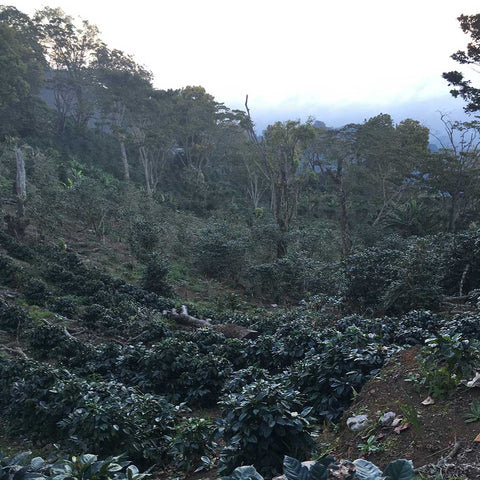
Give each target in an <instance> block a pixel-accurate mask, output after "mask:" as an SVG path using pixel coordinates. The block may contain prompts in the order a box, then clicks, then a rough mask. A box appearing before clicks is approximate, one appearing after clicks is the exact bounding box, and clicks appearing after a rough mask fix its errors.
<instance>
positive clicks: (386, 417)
mask: <svg viewBox="0 0 480 480" xmlns="http://www.w3.org/2000/svg"><path fill="white" fill-rule="evenodd" d="M396 416H397V415H396V414H395V413H394V412H387V413H384V414H383V415H382V418H380V425H381V426H382V427H390V426H391V425H392V423H393V421H394V420H395V417H396Z"/></svg>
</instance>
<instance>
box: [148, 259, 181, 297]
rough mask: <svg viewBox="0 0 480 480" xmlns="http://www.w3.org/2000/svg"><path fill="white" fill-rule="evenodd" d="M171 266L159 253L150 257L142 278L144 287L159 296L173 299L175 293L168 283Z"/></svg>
mask: <svg viewBox="0 0 480 480" xmlns="http://www.w3.org/2000/svg"><path fill="white" fill-rule="evenodd" d="M169 273H170V265H169V263H168V261H167V260H165V258H163V257H162V256H161V255H160V254H159V253H156V254H151V255H150V256H149V257H148V262H147V266H146V268H145V272H144V274H143V277H142V287H143V288H144V289H145V290H147V291H149V292H153V293H156V294H158V295H163V296H165V297H173V295H174V291H173V288H172V286H171V285H170V284H169V283H168V275H169Z"/></svg>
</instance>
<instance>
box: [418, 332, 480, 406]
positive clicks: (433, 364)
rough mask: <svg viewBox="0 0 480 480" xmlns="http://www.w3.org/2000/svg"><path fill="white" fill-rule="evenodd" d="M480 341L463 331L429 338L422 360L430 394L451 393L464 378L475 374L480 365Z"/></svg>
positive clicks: (421, 356)
mask: <svg viewBox="0 0 480 480" xmlns="http://www.w3.org/2000/svg"><path fill="white" fill-rule="evenodd" d="M479 356H480V342H479V341H478V340H474V339H472V340H467V339H466V338H463V336H462V334H461V333H456V334H455V335H453V336H449V335H442V334H438V335H436V336H435V337H432V338H430V339H428V340H426V346H425V347H424V348H423V349H422V350H421V352H420V354H419V356H418V360H419V362H420V365H421V369H422V373H423V375H424V377H425V384H426V385H427V387H428V389H429V394H430V395H431V396H433V397H442V396H445V395H447V394H449V393H450V392H451V391H452V390H454V389H455V387H456V386H457V385H458V384H459V383H460V381H461V380H462V379H465V378H467V377H469V376H471V375H472V374H473V373H474V372H475V371H476V370H477V369H478V367H479V366H480V362H479Z"/></svg>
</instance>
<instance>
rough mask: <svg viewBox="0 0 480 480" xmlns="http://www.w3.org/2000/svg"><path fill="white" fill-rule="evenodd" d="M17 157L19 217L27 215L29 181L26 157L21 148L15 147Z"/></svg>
mask: <svg viewBox="0 0 480 480" xmlns="http://www.w3.org/2000/svg"><path fill="white" fill-rule="evenodd" d="M14 151H15V158H16V163H17V180H16V189H17V217H18V218H22V217H24V216H25V200H26V199H27V181H26V173H25V158H24V156H23V152H22V150H21V149H20V148H18V147H15V148H14Z"/></svg>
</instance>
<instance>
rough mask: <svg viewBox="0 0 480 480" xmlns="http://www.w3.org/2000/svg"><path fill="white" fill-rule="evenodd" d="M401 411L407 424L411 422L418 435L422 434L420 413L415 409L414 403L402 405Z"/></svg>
mask: <svg viewBox="0 0 480 480" xmlns="http://www.w3.org/2000/svg"><path fill="white" fill-rule="evenodd" d="M400 409H401V410H402V413H403V416H404V417H405V420H406V421H407V422H410V423H411V424H412V426H413V428H414V429H415V432H417V434H418V435H419V434H420V421H419V419H418V411H417V409H416V408H415V405H414V403H413V402H412V401H409V403H405V404H403V405H400Z"/></svg>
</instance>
